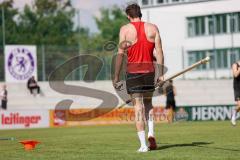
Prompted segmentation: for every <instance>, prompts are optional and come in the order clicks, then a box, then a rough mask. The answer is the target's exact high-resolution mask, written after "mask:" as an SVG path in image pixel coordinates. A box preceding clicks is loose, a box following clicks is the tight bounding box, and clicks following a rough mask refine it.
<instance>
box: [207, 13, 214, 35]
mask: <svg viewBox="0 0 240 160" xmlns="http://www.w3.org/2000/svg"><path fill="white" fill-rule="evenodd" d="M213 27H214V23H213V16H208V32H209V34H210V35H211V34H213V32H214V28H213Z"/></svg>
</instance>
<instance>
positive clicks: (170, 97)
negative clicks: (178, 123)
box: [164, 80, 176, 123]
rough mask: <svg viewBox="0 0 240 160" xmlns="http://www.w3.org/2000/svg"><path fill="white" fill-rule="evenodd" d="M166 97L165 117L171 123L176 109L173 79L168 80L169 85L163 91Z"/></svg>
mask: <svg viewBox="0 0 240 160" xmlns="http://www.w3.org/2000/svg"><path fill="white" fill-rule="evenodd" d="M164 94H165V95H166V97H167V100H166V109H167V111H168V112H167V119H168V122H169V123H172V122H173V121H174V119H175V111H176V101H175V96H176V88H175V86H174V85H173V81H172V80H170V81H169V85H168V86H167V87H166V89H165V93H164Z"/></svg>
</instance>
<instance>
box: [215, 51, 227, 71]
mask: <svg viewBox="0 0 240 160" xmlns="http://www.w3.org/2000/svg"><path fill="white" fill-rule="evenodd" d="M216 54H217V55H216V56H217V68H221V69H223V68H228V55H227V50H225V49H224V50H217V53H216Z"/></svg>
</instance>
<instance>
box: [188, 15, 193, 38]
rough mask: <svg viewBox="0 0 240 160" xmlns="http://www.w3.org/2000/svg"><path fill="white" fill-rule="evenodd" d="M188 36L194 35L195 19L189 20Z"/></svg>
mask: <svg viewBox="0 0 240 160" xmlns="http://www.w3.org/2000/svg"><path fill="white" fill-rule="evenodd" d="M188 36H189V37H193V36H194V21H193V19H189V20H188Z"/></svg>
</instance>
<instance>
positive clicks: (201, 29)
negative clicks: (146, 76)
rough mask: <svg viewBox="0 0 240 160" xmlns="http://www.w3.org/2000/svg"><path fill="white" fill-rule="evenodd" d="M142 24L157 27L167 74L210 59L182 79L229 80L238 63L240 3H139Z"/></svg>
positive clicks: (205, 0) (159, 0)
mask: <svg viewBox="0 0 240 160" xmlns="http://www.w3.org/2000/svg"><path fill="white" fill-rule="evenodd" d="M138 1H139V4H140V5H141V7H142V13H143V20H144V21H147V22H151V23H154V24H156V25H157V26H158V27H159V30H160V34H161V38H162V43H163V49H164V53H165V65H166V66H167V67H168V69H169V70H168V73H167V74H173V73H175V72H177V71H179V70H181V69H182V68H184V67H186V66H188V65H190V64H193V63H194V62H196V61H198V60H200V59H202V58H204V57H206V56H211V58H212V59H211V63H209V64H207V65H202V66H200V67H199V68H197V69H196V70H194V71H193V72H189V73H188V74H186V75H185V78H189V79H198V78H230V77H232V73H231V70H230V68H231V65H232V63H233V62H234V61H236V60H239V59H240V0H138Z"/></svg>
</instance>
